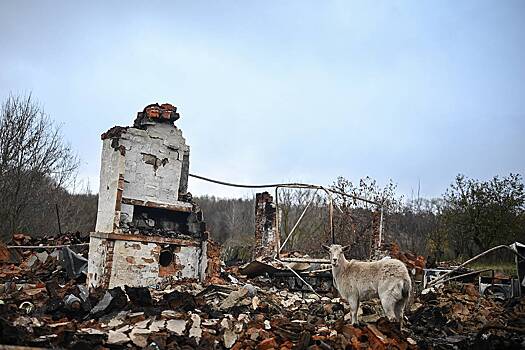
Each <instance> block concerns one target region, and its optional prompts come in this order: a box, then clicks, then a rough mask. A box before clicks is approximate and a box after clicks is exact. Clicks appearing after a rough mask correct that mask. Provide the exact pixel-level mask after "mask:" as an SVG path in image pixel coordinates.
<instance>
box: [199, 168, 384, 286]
mask: <svg viewBox="0 0 525 350" xmlns="http://www.w3.org/2000/svg"><path fill="white" fill-rule="evenodd" d="M189 176H190V177H193V178H196V179H200V180H203V181H208V182H212V183H216V184H219V185H223V186H231V187H239V188H275V207H276V210H277V215H276V227H277V230H280V222H279V189H281V188H293V189H309V190H315V191H316V193H317V192H318V191H319V190H321V191H323V192H325V193H326V195H327V197H328V199H329V201H328V219H329V225H330V236H331V238H332V244H335V243H336V242H335V234H334V222H333V220H334V200H333V196H332V194H337V195H340V196H345V197H349V198H352V199H354V200H359V201H362V202H365V203H370V204H373V205H377V206H378V207H379V208H380V211H381V216H380V222H379V246H380V245H381V241H382V239H383V215H384V205H383V203H379V202H376V201H372V200H369V199H366V198H361V197H358V196H354V195H351V194H348V193H345V192H341V191H337V190H334V189H331V188H326V187H324V186H320V185H312V184H304V183H276V184H266V185H245V184H235V183H230V182H225V181H219V180H214V179H210V178H207V177H204V176H200V175H195V174H189ZM312 201H313V198H312V200H311V201H310V202H309V203H308V204H307V205H306V207H305V209H304V210H303V212H302V213H301V215H300V216H299V219H298V220H297V222H296V223H295V225H294V226H293V228H292V230H291V231H290V232H289V233H288V235H287V237H286V238H285V240H284V242H283V244H282V245H281V243H280V242H278V249H277V254H276V259H277V260H278V261H280V262H281V263H283V262H306V263H308V262H311V263H326V264H328V263H330V261H329V260H328V259H312V258H281V256H280V253H281V251H282V250H283V247H284V246H285V245H286V243H287V242H288V240H289V239H290V237H291V236H292V235H293V233H294V232H295V230H296V228H297V227H298V226H299V223H300V222H301V220H302V219H303V217H304V215H305V214H306V211H307V210H308V208H309V207H310V204H311V203H312ZM298 277H299V276H298ZM299 278H300V277H299Z"/></svg>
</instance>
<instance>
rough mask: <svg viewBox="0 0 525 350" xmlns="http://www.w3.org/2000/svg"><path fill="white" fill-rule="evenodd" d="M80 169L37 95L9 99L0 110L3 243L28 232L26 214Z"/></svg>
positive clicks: (28, 221) (65, 183) (1, 228)
mask: <svg viewBox="0 0 525 350" xmlns="http://www.w3.org/2000/svg"><path fill="white" fill-rule="evenodd" d="M78 164H79V162H78V158H77V156H76V155H75V154H74V153H73V152H72V151H71V149H70V147H69V145H68V144H67V143H65V142H64V140H63V137H62V133H61V131H60V128H59V127H58V126H57V125H56V124H55V123H53V121H52V120H51V119H50V118H49V117H48V116H47V115H46V114H45V113H44V112H43V110H42V108H41V107H40V106H39V104H38V103H37V102H35V101H34V100H33V98H32V96H31V95H29V96H13V95H11V96H9V97H8V98H7V99H6V100H5V101H4V103H3V104H2V106H1V108H0V193H1V194H2V195H1V196H0V238H1V239H3V240H6V239H7V238H8V237H10V235H11V234H12V233H15V232H17V231H19V230H26V231H27V230H28V226H29V225H30V224H31V220H30V219H31V218H30V217H28V216H27V215H26V214H27V213H29V212H30V211H35V209H38V208H39V207H40V208H41V207H42V206H43V204H45V203H46V202H49V201H50V199H52V197H53V196H52V195H51V193H53V192H55V191H58V190H63V189H64V188H65V187H66V186H67V184H68V181H70V180H71V179H72V178H73V177H74V175H75V174H76V170H77V168H78Z"/></svg>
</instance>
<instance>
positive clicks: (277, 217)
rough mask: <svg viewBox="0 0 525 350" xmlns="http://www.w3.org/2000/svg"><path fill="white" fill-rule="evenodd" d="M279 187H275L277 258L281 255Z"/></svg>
mask: <svg viewBox="0 0 525 350" xmlns="http://www.w3.org/2000/svg"><path fill="white" fill-rule="evenodd" d="M278 191H279V187H278V186H276V187H275V230H276V231H277V232H276V234H277V237H278V238H279V239H278V240H277V258H279V257H280V255H281V226H280V225H281V223H280V222H279V192H278Z"/></svg>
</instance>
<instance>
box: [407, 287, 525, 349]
mask: <svg viewBox="0 0 525 350" xmlns="http://www.w3.org/2000/svg"><path fill="white" fill-rule="evenodd" d="M412 310H413V312H412V313H411V314H410V316H409V320H410V324H411V331H412V332H413V334H414V338H415V339H419V340H420V341H422V342H428V343H430V344H433V345H434V346H436V345H440V346H441V347H445V346H447V345H448V346H450V345H455V346H456V347H457V348H465V349H466V348H486V347H485V346H486V345H487V344H490V346H491V347H490V348H493V349H507V348H520V347H521V346H523V345H525V343H524V341H525V337H524V335H525V299H523V298H514V299H510V300H507V301H502V300H495V299H491V298H483V297H481V296H480V294H479V291H478V289H477V288H476V287H475V286H474V285H473V284H450V285H446V286H443V285H440V286H439V287H438V288H431V289H425V290H423V291H422V293H421V295H420V296H419V297H418V299H417V300H416V301H415V302H414V304H413V305H412Z"/></svg>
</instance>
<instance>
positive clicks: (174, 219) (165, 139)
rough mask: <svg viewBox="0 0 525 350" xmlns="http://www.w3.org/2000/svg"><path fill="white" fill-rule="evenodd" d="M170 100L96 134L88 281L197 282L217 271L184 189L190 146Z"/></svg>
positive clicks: (216, 256)
mask: <svg viewBox="0 0 525 350" xmlns="http://www.w3.org/2000/svg"><path fill="white" fill-rule="evenodd" d="M179 118H180V115H179V113H177V108H176V107H175V106H173V105H171V104H162V105H158V104H152V105H149V106H147V107H146V108H145V109H144V110H143V111H142V112H139V113H137V118H136V119H135V121H134V123H133V126H130V127H120V126H115V127H113V128H111V129H110V130H108V131H107V132H105V133H104V134H102V137H101V138H102V162H101V169H100V189H99V199H98V211H97V223H96V228H95V232H93V233H91V235H90V245H89V263H88V278H87V281H88V286H89V287H90V288H98V287H102V288H113V287H117V286H124V285H128V286H131V287H139V286H143V287H145V286H155V285H157V284H158V283H160V282H163V281H164V280H166V279H170V280H173V279H174V280H180V279H189V280H196V281H201V282H205V281H206V280H207V279H208V278H210V277H211V276H213V275H214V274H216V273H218V267H219V266H220V265H219V264H218V263H217V261H215V260H218V259H219V253H218V252H217V251H218V249H217V245H216V244H215V243H214V242H212V241H211V240H209V239H208V232H207V231H206V224H205V222H204V220H203V215H202V212H201V211H200V209H199V208H198V206H197V205H196V204H195V203H194V202H193V201H192V196H191V193H189V192H188V173H189V156H190V148H189V146H188V145H186V141H185V139H184V137H183V136H182V131H181V130H180V129H178V128H177V127H176V126H175V124H174V123H175V121H176V120H178V119H179Z"/></svg>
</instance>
